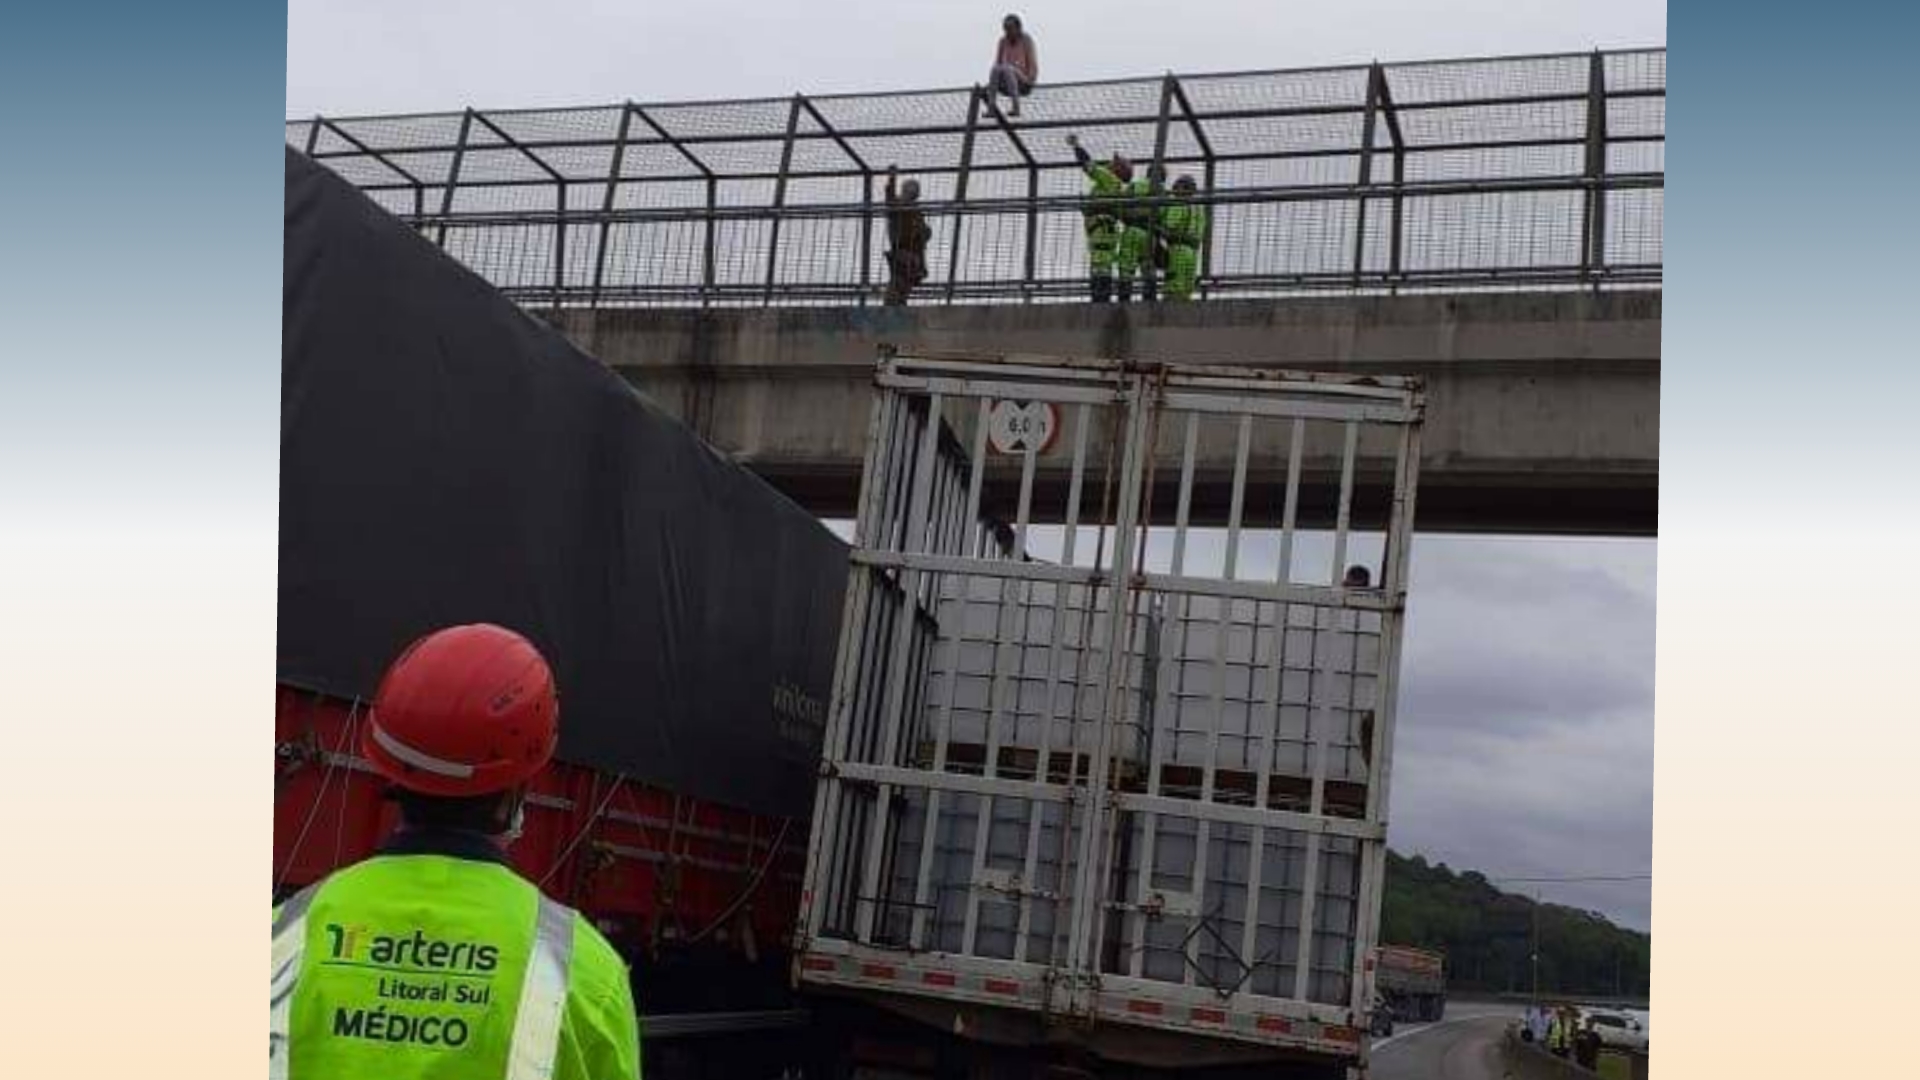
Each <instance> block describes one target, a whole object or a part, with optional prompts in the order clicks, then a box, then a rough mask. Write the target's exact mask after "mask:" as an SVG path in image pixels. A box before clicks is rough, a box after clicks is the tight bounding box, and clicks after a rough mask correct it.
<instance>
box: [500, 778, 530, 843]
mask: <svg viewBox="0 0 1920 1080" xmlns="http://www.w3.org/2000/svg"><path fill="white" fill-rule="evenodd" d="M526 824H527V793H526V792H525V791H520V792H518V793H516V794H515V795H514V797H513V809H512V810H511V811H509V812H508V815H507V828H506V831H505V832H503V833H501V834H500V842H501V843H502V844H511V843H513V842H514V841H515V840H518V839H520V833H521V832H522V831H523V830H524V829H525V828H526Z"/></svg>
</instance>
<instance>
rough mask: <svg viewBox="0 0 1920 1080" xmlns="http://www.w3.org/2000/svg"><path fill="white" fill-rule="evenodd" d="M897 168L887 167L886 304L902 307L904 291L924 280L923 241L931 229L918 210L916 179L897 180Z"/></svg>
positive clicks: (918, 196)
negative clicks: (903, 181) (902, 181)
mask: <svg viewBox="0 0 1920 1080" xmlns="http://www.w3.org/2000/svg"><path fill="white" fill-rule="evenodd" d="M899 177H900V170H899V169H898V168H897V167H895V166H892V165H889V166H888V167H887V270H888V276H887V297H886V303H887V306H888V307H902V306H904V305H905V304H906V302H907V294H909V293H911V292H912V291H913V290H914V289H915V288H916V287H917V286H919V285H920V284H921V283H922V282H924V281H926V280H927V242H928V241H929V240H931V239H933V230H931V229H929V228H928V227H927V217H926V215H925V214H923V213H921V212H920V182H919V181H917V180H908V181H907V182H906V183H904V184H903V183H900V182H899Z"/></svg>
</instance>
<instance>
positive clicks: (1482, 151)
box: [286, 49, 1666, 306]
mask: <svg viewBox="0 0 1920 1080" xmlns="http://www.w3.org/2000/svg"><path fill="white" fill-rule="evenodd" d="M1023 105H1024V107H1023V110H1022V115H1021V116H1019V117H1012V116H1008V115H1006V113H1005V112H1004V111H1003V105H1002V103H1001V101H1000V100H998V99H996V98H995V97H993V96H992V95H991V94H989V93H987V92H985V91H983V90H982V89H980V88H978V87H974V88H971V89H968V88H961V89H954V90H930V91H910V92H902V93H887V94H863V95H837V96H826V97H807V96H805V95H795V96H794V97H792V98H787V99H768V100H757V101H726V102H705V103H669V104H658V105H639V104H634V103H631V102H629V103H625V104H620V105H612V106H605V107H596V108H579V109H539V110H491V111H481V110H475V109H468V110H463V111H461V112H453V113H442V114H430V115H415V116H376V117H354V118H341V117H316V118H314V119H311V120H296V121H289V122H288V123H287V126H286V138H287V142H288V144H289V145H291V146H293V147H295V148H297V149H300V150H302V151H304V152H305V153H307V154H308V155H309V156H311V157H313V158H315V159H316V160H318V161H320V162H321V163H322V164H325V165H327V166H328V167H330V168H332V169H333V170H334V171H336V172H337V173H339V174H340V175H341V176H343V177H345V178H346V179H347V180H348V181H350V182H352V183H353V184H355V185H356V186H358V187H359V188H361V189H362V190H364V191H366V192H367V193H368V194H369V195H370V196H371V197H373V198H374V199H375V200H376V201H377V202H378V203H379V204H380V205H381V206H383V207H385V208H386V209H387V210H389V211H391V212H392V213H394V214H396V215H398V216H400V217H401V218H403V219H405V220H406V221H408V222H409V223H410V224H412V225H413V226H415V227H416V228H418V229H420V230H421V231H422V232H423V233H425V234H426V235H428V236H429V237H430V238H432V239H433V240H434V241H435V242H436V243H438V244H440V245H441V246H442V247H443V248H444V249H445V250H446V251H447V252H448V253H449V254H451V255H453V256H454V257H455V258H458V259H459V260H460V261H461V262H463V263H465V264H466V265H467V266H469V267H471V268H472V269H473V270H475V271H476V272H478V273H479V274H481V275H482V276H484V277H485V278H487V279H488V280H489V281H491V282H493V283H494V284H495V285H497V286H499V287H500V288H501V289H503V290H504V291H505V292H507V293H508V294H509V295H512V296H514V297H515V298H517V299H520V300H522V301H523V302H528V303H536V304H552V305H629V306H630V305H670V306H688V305H695V306H709V305H766V304H867V303H877V302H879V301H880V299H881V295H882V293H883V291H884V289H885V285H886V281H887V277H888V273H889V270H888V260H887V257H886V247H887V243H888V241H887V229H886V222H885V201H884V194H883V192H884V185H885V177H886V173H887V170H888V169H889V168H890V167H897V168H898V169H899V171H900V174H901V176H902V177H903V178H906V177H910V178H912V179H915V180H917V181H918V182H919V184H920V188H921V196H920V203H919V205H920V209H921V211H922V212H923V213H924V214H925V216H926V220H927V222H928V225H929V226H930V229H931V239H930V242H929V244H928V246H927V252H926V269H927V278H926V280H925V282H924V283H922V284H921V285H920V286H919V287H918V288H917V289H916V290H915V291H914V292H913V294H912V296H911V299H910V302H913V303H951V302H954V301H969V302H977V301H1044V300H1076V299H1084V298H1086V296H1087V295H1088V290H1087V276H1088V272H1089V267H1088V258H1087V235H1086V218H1085V216H1084V213H1083V211H1084V208H1085V205H1086V204H1085V195H1086V193H1087V189H1088V181H1087V178H1086V177H1085V176H1084V175H1083V174H1082V171H1081V169H1080V166H1079V165H1078V163H1077V162H1076V160H1075V158H1074V156H1073V154H1072V152H1071V150H1070V148H1069V147H1068V145H1067V142H1066V136H1067V135H1068V134H1076V135H1078V136H1079V137H1080V139H1081V140H1082V142H1083V143H1084V144H1085V145H1086V146H1087V147H1088V149H1089V150H1090V151H1091V152H1092V153H1093V154H1095V155H1096V156H1098V157H1101V158H1105V157H1107V156H1108V155H1111V154H1116V153H1117V154H1124V155H1126V156H1128V157H1130V158H1131V159H1132V160H1133V161H1135V162H1137V163H1150V162H1158V163H1160V164H1162V165H1163V166H1164V169H1165V172H1166V176H1167V179H1168V180H1169V181H1171V179H1173V178H1175V177H1179V176H1181V175H1186V176H1190V177H1192V178H1193V180H1194V183H1195V187H1196V189H1197V190H1196V192H1195V194H1193V195H1192V196H1191V197H1190V199H1191V201H1192V202H1193V203H1196V204H1198V205H1200V206H1203V207H1205V208H1206V211H1207V218H1208V222H1207V229H1206V231H1205V234H1204V237H1203V239H1202V242H1201V244H1200V247H1199V249H1198V251H1197V257H1198V260H1199V279H1198V281H1199V284H1198V295H1199V296H1201V297H1208V296H1247V295H1275V294H1282V293H1288V292H1298V291H1319V290H1344V291H1352V292H1368V291H1402V290H1406V291H1419V290H1435V289H1449V290H1461V289H1484V288H1511V287H1529V288H1538V287H1567V288H1620V287H1637V288H1647V287H1656V288H1657V287H1658V286H1659V283H1660V279H1661V258H1662V246H1661V228H1662V216H1663V206H1664V203H1663V193H1664V184H1665V167H1666V159H1665V145H1666V144H1665V138H1666V53H1665V51H1664V50H1658V49H1655V50H1636V51H1625V52H1608V53H1591V54H1571V55H1563V56H1538V57H1513V58H1495V59H1475V60H1450V61H1436V62H1423V63H1410V64H1375V65H1364V66H1355V67H1343V68H1326V69H1316V70H1302V71H1276V72H1255V73H1238V74H1204V75H1167V76H1164V77H1161V78H1155V79H1141V80H1125V81H1112V82H1097V83H1075V84H1062V85H1055V86H1041V87H1039V88H1038V89H1036V90H1035V91H1034V92H1033V94H1032V96H1031V97H1029V98H1028V99H1026V100H1025V102H1024V103H1023ZM1141 172H1142V174H1143V175H1144V174H1145V172H1146V170H1145V169H1142V170H1141ZM1172 202H1173V197H1172V195H1171V194H1170V193H1167V192H1165V191H1164V190H1159V189H1157V193H1156V194H1154V195H1152V196H1149V197H1145V198H1143V199H1142V200H1141V201H1140V203H1139V206H1140V208H1141V209H1142V210H1143V211H1150V212H1155V213H1157V212H1158V210H1159V209H1160V208H1162V207H1165V206H1167V205H1171V203H1172Z"/></svg>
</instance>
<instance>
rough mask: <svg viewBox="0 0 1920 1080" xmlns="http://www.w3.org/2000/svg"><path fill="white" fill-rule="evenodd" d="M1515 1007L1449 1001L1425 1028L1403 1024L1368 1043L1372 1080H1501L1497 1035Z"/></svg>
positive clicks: (1514, 1015) (1516, 1013)
mask: <svg viewBox="0 0 1920 1080" xmlns="http://www.w3.org/2000/svg"><path fill="white" fill-rule="evenodd" d="M1519 1015H1520V1009H1519V1007H1518V1006H1514V1005H1499V1004H1489V1003H1485V1002H1477V1001H1462V1002H1448V1003H1447V1011H1446V1013H1445V1015H1443V1016H1442V1017H1441V1018H1440V1019H1439V1020H1436V1021H1434V1022H1433V1023H1430V1024H1404V1025H1401V1026H1399V1027H1397V1028H1395V1029H1394V1032H1393V1034H1392V1035H1390V1036H1388V1037H1387V1038H1384V1039H1380V1040H1377V1041H1376V1042H1374V1044H1373V1070H1372V1078H1371V1080H1501V1071H1500V1033H1501V1032H1502V1031H1503V1030H1505V1028H1506V1026H1507V1023H1508V1022H1509V1021H1511V1020H1513V1019H1515V1018H1517V1017H1518V1016H1519Z"/></svg>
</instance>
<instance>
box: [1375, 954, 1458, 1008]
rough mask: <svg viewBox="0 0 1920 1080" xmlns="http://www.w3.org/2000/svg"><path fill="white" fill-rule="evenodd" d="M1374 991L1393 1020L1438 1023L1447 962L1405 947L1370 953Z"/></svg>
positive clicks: (1444, 997) (1444, 995)
mask: <svg viewBox="0 0 1920 1080" xmlns="http://www.w3.org/2000/svg"><path fill="white" fill-rule="evenodd" d="M1374 959H1375V967H1374V988H1375V990H1376V992H1378V993H1379V995H1380V997H1381V999H1382V1000H1383V1001H1384V1002H1385V1003H1386V1005H1387V1007H1388V1008H1390V1009H1392V1010H1393V1018H1394V1019H1395V1020H1438V1019H1440V1014H1441V1013H1442V1012H1445V1011H1446V1007H1447V959H1446V957H1444V956H1442V955H1440V954H1439V953H1436V952H1428V951H1427V950H1425V949H1415V948H1412V947H1409V946H1406V945H1382V946H1380V947H1379V948H1378V949H1377V950H1375V952H1374Z"/></svg>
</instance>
